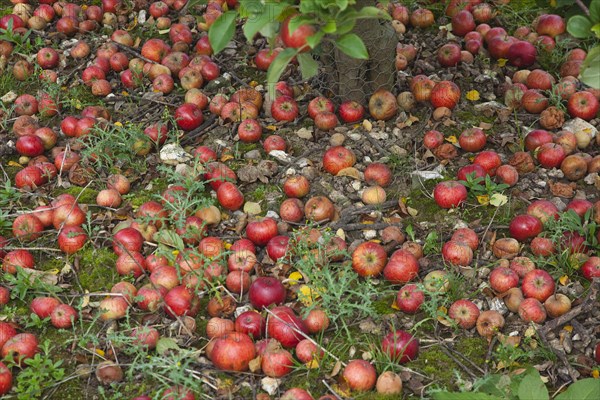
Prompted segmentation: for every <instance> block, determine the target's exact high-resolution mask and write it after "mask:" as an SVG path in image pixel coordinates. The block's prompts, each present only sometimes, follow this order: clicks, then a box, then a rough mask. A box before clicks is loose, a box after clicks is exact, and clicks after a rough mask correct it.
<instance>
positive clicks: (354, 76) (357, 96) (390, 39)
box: [321, 0, 398, 104]
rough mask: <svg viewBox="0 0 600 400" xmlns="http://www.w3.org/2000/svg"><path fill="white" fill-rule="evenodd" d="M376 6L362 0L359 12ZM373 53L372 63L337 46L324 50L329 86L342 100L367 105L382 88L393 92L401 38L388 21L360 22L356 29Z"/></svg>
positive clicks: (370, 52)
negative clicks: (369, 99)
mask: <svg viewBox="0 0 600 400" xmlns="http://www.w3.org/2000/svg"><path fill="white" fill-rule="evenodd" d="M369 5H373V2H372V1H367V0H358V1H357V2H356V7H357V9H360V8H362V7H364V6H369ZM354 33H356V34H357V35H358V36H360V38H361V39H362V40H363V42H364V43H365V46H366V47H367V50H368V52H369V59H368V60H357V59H354V58H352V57H349V56H347V55H345V54H344V53H342V52H341V51H339V50H338V49H337V48H335V47H334V46H330V47H329V48H326V49H324V52H323V53H324V54H323V55H322V57H321V59H322V61H323V68H324V69H325V73H326V85H328V89H331V91H332V92H333V94H334V96H335V97H337V98H338V99H339V100H344V101H345V100H354V101H358V102H359V103H361V104H366V101H367V99H368V97H369V96H370V95H371V94H372V93H373V92H374V91H375V90H377V89H379V88H386V89H388V90H390V89H391V88H392V86H393V84H394V78H395V73H396V68H395V65H394V58H395V54H396V44H397V43H398V37H397V35H396V33H395V31H394V29H393V28H392V27H391V25H390V24H389V23H388V22H387V21H381V20H377V19H366V20H359V21H358V22H357V24H356V27H355V28H354Z"/></svg>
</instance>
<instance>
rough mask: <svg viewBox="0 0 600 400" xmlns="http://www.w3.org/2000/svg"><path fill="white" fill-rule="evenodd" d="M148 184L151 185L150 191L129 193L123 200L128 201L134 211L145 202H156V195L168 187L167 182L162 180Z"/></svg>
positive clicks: (143, 190)
mask: <svg viewBox="0 0 600 400" xmlns="http://www.w3.org/2000/svg"><path fill="white" fill-rule="evenodd" d="M150 184H151V185H152V186H151V188H150V189H148V190H145V189H140V190H135V191H131V192H129V193H128V194H126V195H125V196H123V198H124V199H125V200H127V201H129V203H131V206H132V207H133V208H134V209H135V208H137V207H139V206H141V205H142V204H144V203H145V202H147V201H157V198H156V195H157V194H160V193H162V192H163V191H164V190H165V189H166V188H167V187H168V186H169V182H168V181H167V180H166V179H164V178H156V179H153V180H152V181H151V182H150Z"/></svg>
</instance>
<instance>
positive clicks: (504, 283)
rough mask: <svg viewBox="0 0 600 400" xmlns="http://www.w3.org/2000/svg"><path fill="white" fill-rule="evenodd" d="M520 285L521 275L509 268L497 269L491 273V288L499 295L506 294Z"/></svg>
mask: <svg viewBox="0 0 600 400" xmlns="http://www.w3.org/2000/svg"><path fill="white" fill-rule="evenodd" d="M518 285H519V275H517V273H516V272H515V271H513V270H512V269H510V268H507V267H497V268H494V269H493V270H492V272H491V273H490V286H491V287H492V289H494V291H496V292H497V293H504V292H506V291H508V290H509V289H512V288H514V287H517V286H518Z"/></svg>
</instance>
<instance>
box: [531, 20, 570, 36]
mask: <svg viewBox="0 0 600 400" xmlns="http://www.w3.org/2000/svg"><path fill="white" fill-rule="evenodd" d="M535 30H536V31H537V33H539V34H540V35H548V36H550V37H553V38H554V37H556V36H558V35H562V34H563V33H565V30H566V24H565V21H564V20H563V18H562V17H561V16H560V15H556V14H543V15H541V16H540V17H539V18H538V20H537V24H536V25H535Z"/></svg>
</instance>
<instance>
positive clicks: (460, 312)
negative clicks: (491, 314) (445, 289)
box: [448, 299, 480, 329]
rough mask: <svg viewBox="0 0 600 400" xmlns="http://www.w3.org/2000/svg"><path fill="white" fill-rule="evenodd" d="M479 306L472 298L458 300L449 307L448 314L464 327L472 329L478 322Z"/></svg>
mask: <svg viewBox="0 0 600 400" xmlns="http://www.w3.org/2000/svg"><path fill="white" fill-rule="evenodd" d="M479 313H480V311H479V307H477V305H476V304H475V303H473V302H472V301H471V300H466V299H462V300H456V301H455V302H454V303H452V305H451V306H450V308H449V309H448V316H449V317H450V318H452V319H453V320H454V321H455V322H456V323H457V324H458V325H459V326H461V327H462V328H464V329H471V328H473V327H474V326H475V325H476V324H477V318H479Z"/></svg>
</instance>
